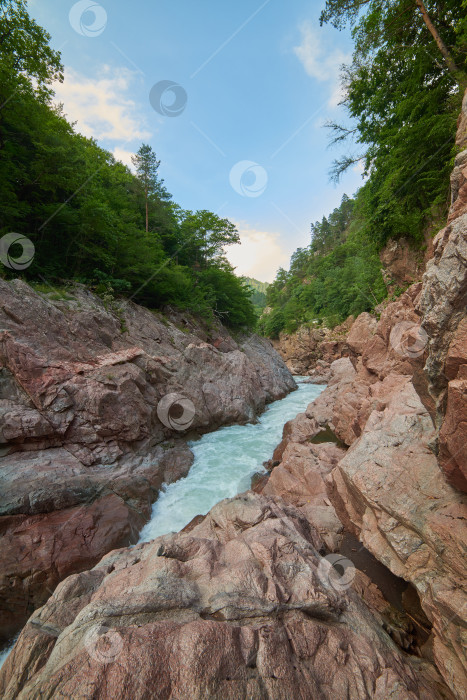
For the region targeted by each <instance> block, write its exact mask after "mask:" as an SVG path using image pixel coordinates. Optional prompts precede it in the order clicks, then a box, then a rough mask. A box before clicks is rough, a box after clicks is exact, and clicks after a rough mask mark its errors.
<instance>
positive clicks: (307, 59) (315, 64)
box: [294, 22, 351, 108]
mask: <svg viewBox="0 0 467 700" xmlns="http://www.w3.org/2000/svg"><path fill="white" fill-rule="evenodd" d="M300 33H301V35H302V41H301V43H300V45H299V46H295V47H294V53H295V55H296V56H297V58H298V59H299V61H300V62H301V63H302V65H303V67H304V68H305V71H306V72H307V73H308V75H309V76H310V77H311V78H315V80H319V81H320V82H327V83H329V87H330V95H329V100H328V107H331V108H334V107H337V105H338V104H339V102H340V101H341V99H342V97H343V93H342V87H341V83H340V67H341V65H342V64H343V63H349V62H350V60H351V55H350V54H349V53H345V52H344V51H342V50H341V49H336V48H333V49H331V50H330V49H329V48H328V47H327V46H326V45H325V41H324V38H323V35H322V34H320V33H319V32H318V31H316V29H315V28H314V27H313V25H312V23H311V22H303V23H302V24H301V25H300Z"/></svg>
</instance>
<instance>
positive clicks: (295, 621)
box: [1, 99, 467, 700]
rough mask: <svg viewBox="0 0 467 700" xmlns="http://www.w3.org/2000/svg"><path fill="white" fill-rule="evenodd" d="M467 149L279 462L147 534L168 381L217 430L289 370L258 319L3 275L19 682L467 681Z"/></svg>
mask: <svg viewBox="0 0 467 700" xmlns="http://www.w3.org/2000/svg"><path fill="white" fill-rule="evenodd" d="M464 109H465V112H464V113H463V116H462V118H461V120H460V126H459V135H458V139H459V141H460V143H461V144H465V145H467V141H466V140H465V124H466V123H467V99H466V100H464ZM466 158H467V151H466V150H464V151H462V152H461V153H460V155H459V156H458V157H457V159H456V164H455V170H454V173H453V176H452V183H453V187H452V191H453V199H452V206H451V210H450V214H449V219H448V223H447V226H446V227H445V228H444V229H443V230H442V231H440V233H439V234H438V235H437V237H436V239H435V241H434V257H433V258H432V259H431V260H430V261H429V263H428V265H427V269H426V272H425V274H424V276H423V280H422V282H420V283H416V284H414V285H412V286H411V287H410V288H409V289H408V290H407V291H406V292H405V293H404V294H402V296H400V297H399V298H398V299H397V300H396V301H394V302H391V303H388V304H387V305H386V306H385V308H384V310H383V311H382V313H381V317H380V319H379V320H377V319H375V318H374V317H373V316H371V315H370V314H367V313H364V314H362V315H361V316H359V317H358V318H357V319H356V320H355V321H354V323H353V324H352V325H351V327H350V329H349V331H348V333H347V335H346V337H345V351H344V350H343V351H342V355H343V357H342V358H341V359H337V360H334V361H333V362H332V364H331V365H330V369H329V378H328V379H329V381H328V384H327V387H326V388H325V389H324V391H322V393H321V394H320V396H319V397H318V398H317V399H316V400H314V401H312V402H311V403H310V404H309V405H308V407H307V408H306V410H305V412H302V413H300V414H299V415H298V416H297V417H296V418H294V419H293V420H291V421H289V422H288V423H287V424H286V426H285V428H284V433H283V439H282V442H281V443H280V444H279V445H278V446H277V448H276V449H275V451H274V454H273V455H270V457H271V459H270V462H269V464H268V468H269V469H270V470H271V471H270V475H269V477H268V478H267V477H266V478H262V479H260V480H259V481H258V482H257V484H256V486H255V487H254V489H253V491H246V492H245V493H243V494H241V495H239V496H236V497H233V498H230V499H227V500H224V501H222V502H221V503H219V504H218V505H215V506H214V507H213V508H212V509H211V510H210V512H209V513H208V514H207V515H205V514H204V513H200V514H199V516H198V517H195V518H194V520H193V521H192V522H191V523H189V524H188V525H187V526H186V527H184V528H183V530H181V532H179V533H178V534H162V535H161V536H159V537H156V539H154V540H151V541H149V542H143V543H141V544H138V545H135V546H132V547H130V548H125V545H127V544H129V543H130V542H132V541H133V542H135V541H136V539H137V533H138V530H139V529H140V528H141V527H142V525H143V523H144V522H145V521H147V520H148V518H149V514H150V507H151V503H152V501H154V500H155V499H156V496H157V492H158V489H159V488H160V487H161V485H162V483H163V482H166V483H171V482H173V481H174V480H176V479H179V478H182V477H184V476H186V474H187V473H188V470H189V468H190V464H191V461H192V455H191V453H190V450H189V448H188V447H187V444H186V441H185V439H183V438H181V437H180V435H179V434H177V433H176V432H175V431H173V430H172V431H171V430H170V429H167V428H165V427H164V426H163V425H161V423H160V421H158V419H157V413H156V411H155V406H156V405H157V401H158V399H160V397H161V395H162V394H164V395H166V394H167V393H170V392H183V394H184V395H185V396H186V397H188V398H190V399H191V400H192V401H193V404H194V406H195V409H196V411H195V415H194V419H193V423H192V426H191V430H197V431H198V432H203V431H205V430H213V429H215V428H216V427H218V426H221V425H225V424H229V423H234V422H236V423H238V422H246V421H249V420H252V419H253V418H254V417H255V415H257V414H258V413H259V412H261V411H262V410H263V409H264V407H265V405H266V403H267V402H270V401H273V400H275V399H278V398H280V397H282V396H285V395H286V393H287V392H289V391H290V390H292V389H293V388H294V386H295V385H294V380H293V379H292V376H291V375H290V373H289V372H288V371H287V370H286V368H285V366H284V365H283V363H282V360H280V359H279V356H278V355H277V354H275V352H274V351H273V350H272V348H271V346H270V345H269V344H268V342H267V341H264V340H260V339H258V338H256V337H253V336H250V337H245V338H243V339H241V340H240V339H238V340H236V341H235V340H233V338H232V337H230V336H229V335H227V334H226V333H225V331H224V330H223V329H222V327H220V326H218V327H217V328H216V329H215V333H213V332H212V331H211V335H209V336H208V335H207V333H202V332H201V330H200V329H199V328H197V329H193V328H192V327H190V325H189V321H188V320H187V319H184V318H182V317H181V316H180V317H178V318H177V319H173V320H171V321H164V322H163V320H162V319H159V318H157V316H154V314H151V313H150V312H148V311H145V310H144V309H142V308H140V307H137V306H135V305H134V304H131V303H130V304H127V305H126V306H125V307H123V308H120V310H119V314H121V317H118V316H117V315H116V314H115V312H112V311H111V310H106V309H105V308H104V307H103V305H102V303H100V302H98V300H97V299H96V298H95V297H92V296H91V295H90V294H89V293H87V292H85V291H82V290H79V289H78V290H75V292H74V293H73V295H72V298H71V299H70V300H66V301H60V302H51V301H50V300H48V299H47V297H46V296H45V297H44V296H43V295H42V296H41V295H39V294H36V293H34V292H33V291H32V290H31V289H30V288H29V287H27V286H26V285H25V284H24V283H20V282H16V283H11V284H5V283H2V326H3V328H4V330H3V331H2V333H3V335H2V362H3V370H2V403H3V406H4V416H5V420H4V423H3V442H4V444H5V445H6V450H5V453H4V457H3V459H2V478H3V479H4V483H5V487H4V488H3V490H2V493H3V494H4V496H3V505H2V531H3V533H4V537H3V538H2V547H4V548H5V549H4V553H3V554H2V556H3V558H4V559H3V560H4V561H7V562H9V565H8V569H7V570H6V571H5V575H4V579H3V581H4V582H3V588H2V591H3V596H2V597H3V600H5V601H6V602H7V604H6V605H5V607H4V609H3V619H2V622H3V627H2V628H3V631H4V635H5V638H7V637H8V635H11V634H13V633H14V632H16V631H17V628H18V625H19V624H21V623H23V622H25V621H26V618H27V616H28V615H29V614H31V613H32V616H31V617H30V619H29V620H28V622H27V623H26V625H25V627H24V629H23V631H22V632H21V635H20V637H19V639H18V641H17V643H16V645H15V647H14V649H13V651H12V652H11V654H10V655H9V657H8V659H7V661H6V663H5V665H4V667H3V670H2V676H1V683H2V696H3V697H5V698H16V697H18V698H31V697H41V698H52V697H120V698H125V697H130V696H131V697H148V696H152V695H151V694H152V693H154V694H155V696H157V697H160V698H162V697H167V698H169V697H177V698H195V697H199V698H201V697H210V698H214V697H219V698H220V697H223V698H226V697H231V698H240V697H245V698H246V697H248V698H253V697H254V698H256V697H257V698H262V697H274V698H290V697H297V698H298V697H303V698H309V697H310V698H311V697H320V698H321V697H322V698H330V699H331V698H336V697H349V698H381V700H383V698H384V699H386V698H388V697H394V698H396V697H397V698H451V697H455V698H465V697H466V694H465V691H466V685H465V641H466V640H465V631H466V611H467V599H466V595H465V589H464V583H465V561H466V560H465V533H466V509H465V493H463V492H464V491H465V478H466V464H465V457H466V451H465V444H466V442H465V439H466V433H465V425H466V422H465V420H464V418H465V408H466V402H465V394H466V386H465V384H466V381H467V379H466V377H465V368H466V367H467V343H466V320H467V318H466V295H467V266H466V260H467V172H466V165H465V163H466ZM25 299H26V300H27V304H25V303H24V301H25ZM120 323H121V324H124V325H125V328H126V329H127V330H125V332H124V333H122V329H121V325H120ZM185 323H186V324H187V325H184V324H185ZM52 328H53V335H52V334H51V332H50V330H51V329H52ZM323 365H324V362H323V361H322V362H321V365H319V366H320V367H321V369H322V368H323ZM321 388H323V387H321ZM305 403H306V402H305ZM266 415H267V414H266ZM253 427H254V426H253ZM231 430H232V429H231ZM221 432H222V431H221ZM222 459H223V460H228V456H227V455H224V456H223V457H222ZM225 469H228V465H225ZM168 488H170V487H168ZM171 507H174V506H173V504H172V505H171V504H170V501H169V504H168V505H167V509H168V513H169V519H168V522H170V508H171ZM166 516H167V513H166ZM144 539H146V538H144ZM358 543H361V545H363V548H364V549H362V547H361V545H359V544H358ZM355 545H357V546H355ZM122 546H123V547H124V548H123V549H119V547H122ZM110 550H114V551H110ZM18 552H20V553H23V554H21V555H20V556H18ZM107 552H108V553H107ZM353 552H355V553H356V554H355V560H356V562H358V559H359V555H360V556H361V555H362V553H363V555H364V556H363V561H364V562H365V564H364V565H359V564H358V563H356V564H355V568H353V567H352V577H351V580H350V581H347V579H346V578H345V573H344V574H342V575H341V576H340V577H337V580H336V582H334V579H333V578H332V577H330V575H329V571H328V569H326V562H328V561H329V559H326V557H329V555H330V554H332V553H340V556H342V557H343V555H344V554H345V555H346V557H349V559H347V558H346V561H349V560H350V561H351V560H352V555H353ZM103 555H106V556H103ZM102 557H103V558H102ZM323 557H324V558H323ZM323 562H325V563H324V564H323ZM378 563H379V564H380V565H382V572H383V573H381V570H380V571H379V573H378ZM93 566H94V568H92V567H93ZM365 570H367V571H368V574H367V573H365ZM384 571H387V574H386V575H385V574H384ZM323 572H324V573H323ZM326 572H327V573H326ZM372 577H373V579H374V580H372ZM378 577H379V579H380V586H381V588H380V587H379V586H378ZM391 577H392V578H391ZM344 579H345V582H344V584H342V580H344ZM385 579H386V581H385ZM60 581H61V583H60ZM339 581H340V582H341V583H340V584H339ZM333 582H334V583H333ZM404 582H405V584H404ZM399 583H402V584H404V585H403V586H402V587H400V586H399ZM388 584H389V585H388ZM55 587H56V588H55ZM54 588H55V591H54V590H53V589H54ZM399 588H400V590H402V593H401V592H400V590H399ZM398 590H399V592H397V591H398ZM385 594H386V595H387V596H388V597H389V598H392V600H388V599H387V598H386V597H385ZM41 605H42V607H40V606H41ZM35 608H37V609H36V610H34V609H35ZM151 689H152V690H151ZM156 689H157V691H156Z"/></svg>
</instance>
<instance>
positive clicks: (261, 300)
mask: <svg viewBox="0 0 467 700" xmlns="http://www.w3.org/2000/svg"><path fill="white" fill-rule="evenodd" d="M242 279H243V281H244V282H245V284H246V285H248V287H250V289H251V290H252V294H251V302H252V304H253V306H254V307H255V311H256V313H257V314H258V316H260V315H261V313H262V311H263V309H264V308H265V306H266V293H267V291H268V287H269V284H268V283H267V282H260V281H259V280H255V279H254V278H253V277H243V278H242Z"/></svg>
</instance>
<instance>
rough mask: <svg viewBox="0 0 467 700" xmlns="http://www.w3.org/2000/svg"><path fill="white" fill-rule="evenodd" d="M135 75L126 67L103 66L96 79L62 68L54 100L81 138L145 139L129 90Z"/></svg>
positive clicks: (139, 117)
mask: <svg viewBox="0 0 467 700" xmlns="http://www.w3.org/2000/svg"><path fill="white" fill-rule="evenodd" d="M137 79H138V75H137V73H135V72H133V71H130V70H128V69H127V68H111V67H110V66H102V68H101V70H100V71H99V73H98V75H97V77H96V78H93V79H90V78H86V77H84V76H83V75H80V74H79V73H77V72H76V71H74V70H72V69H71V68H66V69H65V80H64V82H63V83H56V84H55V85H54V89H55V95H56V101H57V102H63V106H64V112H65V114H66V115H67V117H68V119H69V120H70V121H72V122H75V121H76V122H77V125H76V129H77V130H78V131H79V132H80V133H82V134H83V135H84V136H88V137H91V136H92V137H94V138H96V139H106V140H108V141H113V142H123V143H126V142H128V141H132V140H134V139H139V140H142V139H148V138H150V137H151V134H150V133H149V132H148V131H146V129H145V128H144V122H143V119H142V118H141V116H140V114H139V110H138V106H137V105H136V103H135V102H134V101H133V100H132V99H130V98H129V97H128V91H129V89H130V87H131V86H132V84H133V83H134V81H135V80H137Z"/></svg>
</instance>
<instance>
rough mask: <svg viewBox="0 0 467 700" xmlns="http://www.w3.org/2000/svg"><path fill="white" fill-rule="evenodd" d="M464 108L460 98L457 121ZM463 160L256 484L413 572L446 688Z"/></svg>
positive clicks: (457, 665) (463, 366) (456, 508)
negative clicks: (416, 265) (398, 290)
mask: <svg viewBox="0 0 467 700" xmlns="http://www.w3.org/2000/svg"><path fill="white" fill-rule="evenodd" d="M466 120H467V97H466V98H465V99H464V104H463V114H462V117H461V119H460V120H459V125H460V128H464V130H465V123H466ZM458 142H459V144H460V143H461V142H462V138H461V136H460V135H458ZM464 145H465V144H464ZM466 164H467V150H464V151H462V152H461V153H460V154H459V155H458V156H457V158H456V161H455V169H454V172H453V176H452V180H451V182H452V205H451V209H450V212H449V217H448V223H447V226H446V228H444V229H443V230H442V231H440V232H439V234H438V235H437V236H436V238H435V240H434V257H433V258H432V260H431V261H430V262H429V263H428V265H427V269H426V272H425V274H424V276H423V279H422V281H421V282H420V283H417V284H414V285H412V286H411V287H410V288H409V289H408V290H407V291H406V292H405V293H404V294H403V295H402V296H401V297H400V298H399V299H398V300H397V301H396V302H393V303H391V304H389V305H387V307H386V308H385V310H384V311H383V313H382V315H381V318H380V320H379V322H376V319H372V318H371V317H370V316H369V315H368V314H362V315H361V316H359V317H358V318H357V319H356V321H355V323H354V324H353V326H352V328H351V329H350V332H349V333H348V335H347V338H346V346H347V349H348V351H349V352H348V354H349V357H348V358H346V359H340V360H338V361H336V362H334V363H333V364H332V365H331V381H330V382H329V385H328V387H327V389H326V390H325V391H324V392H323V393H322V394H321V395H320V397H319V398H318V399H317V401H315V402H314V403H313V404H310V406H309V407H308V409H307V410H306V413H304V414H302V415H300V416H298V417H297V418H296V419H295V420H294V421H291V422H290V423H289V424H288V425H287V426H286V428H285V430H284V439H283V441H282V443H281V445H280V446H279V447H278V448H277V450H276V452H275V454H274V459H275V462H273V463H274V464H277V463H279V464H278V465H277V466H276V467H275V468H274V470H273V472H272V474H271V477H270V479H269V481H268V482H267V484H266V485H265V486H263V493H265V494H268V495H269V496H275V497H278V496H281V497H282V498H283V499H284V500H285V501H287V502H290V503H293V504H294V505H296V506H298V507H299V508H300V511H301V512H304V513H306V517H307V519H308V521H310V522H311V523H313V524H314V525H315V526H316V528H317V529H318V531H320V532H321V533H323V536H325V535H324V533H325V532H327V535H326V536H327V543H328V546H330V547H333V548H334V549H335V550H339V548H340V546H341V543H342V537H343V536H344V535H345V533H346V532H348V533H351V534H352V535H353V536H356V537H357V538H358V539H359V540H360V542H361V543H362V544H363V545H364V546H365V548H366V549H367V550H368V551H369V552H371V553H372V554H373V555H374V556H375V557H376V558H377V559H378V560H379V561H380V562H382V563H383V564H384V565H385V566H386V567H388V569H390V571H391V572H392V573H393V574H395V575H396V576H398V577H401V578H402V579H404V580H405V581H407V582H411V584H412V585H413V586H414V587H415V589H416V591H417V592H418V595H419V598H420V602H421V605H422V608H423V611H424V613H425V614H426V616H427V619H428V620H429V624H430V627H431V631H430V634H429V638H428V640H427V642H426V643H425V645H424V648H423V650H422V654H423V655H424V656H426V657H427V658H431V659H433V661H434V662H435V664H436V665H437V667H438V669H439V670H440V672H441V674H442V675H443V677H444V679H445V681H446V684H447V685H448V686H449V687H450V688H451V690H452V692H453V693H454V694H455V696H456V697H457V698H466V697H467V673H466V669H467V660H466V654H465V650H466V648H467V596H466V592H465V581H466V579H467V569H466V557H465V553H466V541H467V501H466V497H465V494H464V493H463V492H464V491H466V475H467V461H466V460H467V448H466V445H467V167H466ZM320 435H322V436H324V439H328V440H329V442H328V443H326V442H324V443H323V440H322V439H321V440H320V439H319V436H320ZM326 436H327V437H326ZM316 442H318V443H319V444H314V443H316ZM318 450H319V452H318ZM336 460H337V463H336ZM333 462H334V464H333ZM308 504H310V505H309V507H308Z"/></svg>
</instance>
